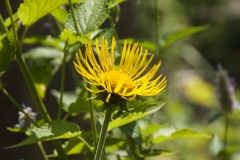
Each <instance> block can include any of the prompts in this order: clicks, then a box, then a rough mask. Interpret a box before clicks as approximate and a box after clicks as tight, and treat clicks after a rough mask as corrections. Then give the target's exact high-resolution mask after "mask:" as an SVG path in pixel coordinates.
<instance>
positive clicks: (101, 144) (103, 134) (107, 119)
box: [94, 107, 112, 160]
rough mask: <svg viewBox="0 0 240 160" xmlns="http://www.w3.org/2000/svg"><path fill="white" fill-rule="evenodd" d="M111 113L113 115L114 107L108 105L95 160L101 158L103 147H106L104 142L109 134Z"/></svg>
mask: <svg viewBox="0 0 240 160" xmlns="http://www.w3.org/2000/svg"><path fill="white" fill-rule="evenodd" d="M111 115H112V109H111V107H108V108H107V110H106V114H105V117H104V121H103V126H102V129H101V132H100V138H99V142H98V145H97V150H96V153H95V157H94V160H100V159H101V156H102V152H103V148H104V143H105V139H106V135H107V129H108V124H109V122H110V120H111Z"/></svg>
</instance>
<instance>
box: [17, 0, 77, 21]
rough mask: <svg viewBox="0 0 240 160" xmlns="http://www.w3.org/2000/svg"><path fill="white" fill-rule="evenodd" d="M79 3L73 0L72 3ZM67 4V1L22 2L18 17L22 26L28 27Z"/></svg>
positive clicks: (31, 0) (37, 0) (41, 0)
mask: <svg viewBox="0 0 240 160" xmlns="http://www.w3.org/2000/svg"><path fill="white" fill-rule="evenodd" d="M79 1H80V0H74V2H79ZM67 3H68V0H40V1H39V0H24V2H23V3H21V4H20V7H19V9H18V17H19V18H20V20H21V21H22V23H23V25H26V26H30V25H32V24H33V23H35V22H36V21H38V20H39V19H40V18H42V17H43V16H45V15H47V14H48V13H50V12H52V11H53V10H55V9H57V8H58V7H60V6H62V5H63V4H67Z"/></svg>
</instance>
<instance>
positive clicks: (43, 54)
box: [24, 47, 63, 98]
mask: <svg viewBox="0 0 240 160" xmlns="http://www.w3.org/2000/svg"><path fill="white" fill-rule="evenodd" d="M24 57H25V58H30V61H29V70H30V72H31V74H32V77H33V80H34V83H35V86H36V87H37V89H38V90H37V91H38V93H39V95H41V96H42V98H43V97H44V95H45V90H46V88H47V86H48V85H49V83H50V81H51V79H52V77H53V75H54V74H55V73H56V72H57V70H58V68H59V66H60V65H61V64H62V57H63V52H61V51H59V50H57V49H54V48H47V47H39V48H35V49H32V50H30V51H29V52H27V53H26V54H24Z"/></svg>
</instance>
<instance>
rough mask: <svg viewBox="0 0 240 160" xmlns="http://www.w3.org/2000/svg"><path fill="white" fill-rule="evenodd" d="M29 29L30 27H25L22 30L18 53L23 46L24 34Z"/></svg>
mask: <svg viewBox="0 0 240 160" xmlns="http://www.w3.org/2000/svg"><path fill="white" fill-rule="evenodd" d="M29 28H30V26H26V27H25V28H24V30H23V34H22V37H21V40H20V44H19V51H20V52H22V46H23V40H24V38H25V36H26V33H27V31H28V29H29Z"/></svg>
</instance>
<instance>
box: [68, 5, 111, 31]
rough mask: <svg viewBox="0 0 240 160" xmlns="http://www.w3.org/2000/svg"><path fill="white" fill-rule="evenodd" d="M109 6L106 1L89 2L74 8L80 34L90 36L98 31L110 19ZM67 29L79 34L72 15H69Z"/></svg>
mask: <svg viewBox="0 0 240 160" xmlns="http://www.w3.org/2000/svg"><path fill="white" fill-rule="evenodd" d="M108 12H109V11H108V6H107V1H106V0H87V1H84V2H83V3H81V4H78V5H77V6H76V7H75V8H74V14H75V17H76V22H77V27H78V30H79V32H80V34H84V35H86V34H88V33H90V32H92V31H94V30H96V29H97V28H98V27H99V26H100V25H101V24H102V23H103V22H104V21H105V20H106V19H107V18H108ZM65 27H66V28H67V29H69V30H71V31H72V32H74V33H77V31H76V29H75V26H74V22H73V18H72V14H69V16H68V18H67V20H66V23H65Z"/></svg>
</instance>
